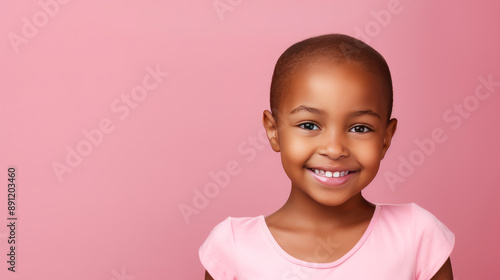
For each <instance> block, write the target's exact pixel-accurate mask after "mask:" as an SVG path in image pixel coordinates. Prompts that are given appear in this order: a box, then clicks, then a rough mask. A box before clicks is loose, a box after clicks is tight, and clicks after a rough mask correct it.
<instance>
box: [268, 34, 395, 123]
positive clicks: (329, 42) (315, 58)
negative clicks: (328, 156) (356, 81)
mask: <svg viewBox="0 0 500 280" xmlns="http://www.w3.org/2000/svg"><path fill="white" fill-rule="evenodd" d="M325 62H326V63H332V64H334V65H335V64H341V63H347V62H349V63H356V64H358V65H359V66H361V67H362V68H364V69H365V70H367V71H369V72H372V73H374V74H376V75H378V76H379V77H380V79H381V81H382V84H383V85H384V87H385V92H386V99H387V105H388V114H387V121H389V119H390V117H391V114H392V103H393V101H392V99H393V98H392V95H393V94H392V79H391V73H390V71H389V66H388V65H387V62H386V61H385V59H384V58H383V57H382V55H381V54H380V53H378V52H377V51H376V50H375V49H373V48H372V47H370V46H369V45H367V44H365V43H364V42H363V41H360V40H358V39H355V38H353V37H350V36H347V35H343V34H328V35H322V36H318V37H313V38H309V39H306V40H303V41H300V42H298V43H296V44H294V45H292V46H291V47H289V48H288V49H287V50H286V51H285V52H284V53H283V54H282V55H281V56H280V57H279V59H278V61H277V62H276V66H275V68H274V73H273V77H272V81H271V96H270V105H271V113H272V115H273V117H274V118H275V119H276V120H277V119H278V111H279V106H280V101H281V100H282V98H283V96H284V95H286V92H287V90H288V85H289V84H290V79H291V78H292V76H293V75H294V74H296V73H298V72H300V71H301V70H304V69H306V68H307V67H309V66H311V65H313V64H315V63H325Z"/></svg>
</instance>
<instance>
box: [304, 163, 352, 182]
mask: <svg viewBox="0 0 500 280" xmlns="http://www.w3.org/2000/svg"><path fill="white" fill-rule="evenodd" d="M311 168H313V169H321V170H325V171H332V172H335V171H339V172H340V171H348V170H347V169H338V168H336V169H332V168H320V167H311ZM306 169H307V172H309V174H311V176H312V177H314V179H316V180H317V181H318V182H319V183H321V184H323V185H327V186H329V187H341V186H342V185H343V184H344V183H345V182H347V181H349V179H351V177H352V176H353V175H354V174H355V173H356V172H355V171H353V172H349V173H348V174H347V175H344V176H342V177H324V176H320V175H318V174H316V173H314V171H312V170H311V169H310V168H306Z"/></svg>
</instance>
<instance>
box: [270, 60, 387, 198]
mask: <svg viewBox="0 0 500 280" xmlns="http://www.w3.org/2000/svg"><path fill="white" fill-rule="evenodd" d="M386 90H387V89H386V88H385V86H384V83H383V82H382V81H381V79H380V77H379V76H377V75H376V74H374V73H372V72H369V71H367V70H365V69H364V68H363V67H361V66H360V65H359V64H357V63H355V62H344V63H340V64H335V65H333V64H328V63H321V64H313V65H312V66H311V67H308V68H305V69H303V70H301V71H299V72H297V73H296V74H294V76H293V77H292V78H291V79H290V84H289V85H288V86H287V89H286V94H285V95H284V96H283V99H282V100H281V102H280V107H279V113H278V116H277V118H278V119H275V118H273V116H272V114H271V113H270V112H269V111H267V110H266V111H265V112H264V119H263V123H264V127H265V128H266V131H267V134H268V138H269V140H270V143H271V146H272V148H273V150H275V151H277V152H280V153H281V161H282V164H283V168H284V170H285V172H286V174H287V175H288V177H289V178H290V180H291V182H292V190H291V192H292V193H291V196H295V197H303V198H306V199H309V200H311V199H312V201H315V202H316V203H319V204H322V205H327V206H338V205H342V204H344V203H345V202H347V201H349V200H353V199H354V200H355V199H359V198H361V193H360V192H361V190H362V189H364V188H365V187H366V186H367V185H368V184H369V183H370V182H371V181H372V180H373V178H374V177H375V175H376V174H377V171H378V169H379V166H380V161H381V160H382V158H383V157H384V155H385V152H386V151H387V149H388V148H389V145H390V142H391V139H392V136H393V134H394V132H395V129H396V120H395V119H392V120H390V121H387V120H388V116H387V114H388V108H387V106H388V105H387V104H388V103H387V100H386V94H385V92H386Z"/></svg>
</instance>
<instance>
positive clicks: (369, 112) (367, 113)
mask: <svg viewBox="0 0 500 280" xmlns="http://www.w3.org/2000/svg"><path fill="white" fill-rule="evenodd" d="M364 115H369V116H374V117H377V118H379V119H382V118H381V117H380V115H379V114H377V113H375V112H374V111H372V110H364V111H356V112H353V113H351V115H350V117H351V118H355V117H360V116H364Z"/></svg>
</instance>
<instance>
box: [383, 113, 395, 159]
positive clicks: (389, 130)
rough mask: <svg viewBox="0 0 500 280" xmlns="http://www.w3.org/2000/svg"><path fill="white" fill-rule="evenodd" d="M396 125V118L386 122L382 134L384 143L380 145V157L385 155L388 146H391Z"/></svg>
mask: <svg viewBox="0 0 500 280" xmlns="http://www.w3.org/2000/svg"><path fill="white" fill-rule="evenodd" d="M397 126H398V120H397V119H391V120H390V121H389V123H388V124H387V127H386V129H385V135H384V144H383V147H382V159H383V158H384V157H385V153H386V152H387V150H388V149H389V146H391V141H392V137H393V136H394V133H396V128H397Z"/></svg>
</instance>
